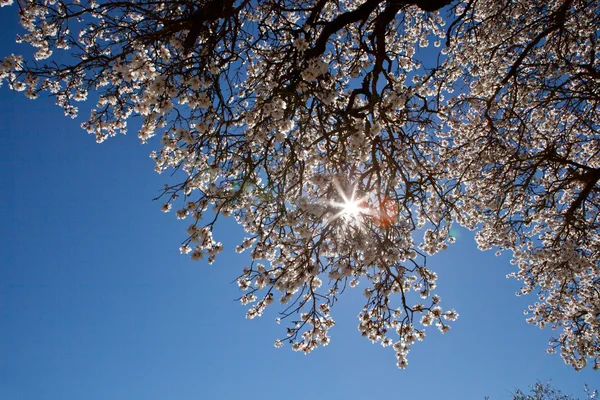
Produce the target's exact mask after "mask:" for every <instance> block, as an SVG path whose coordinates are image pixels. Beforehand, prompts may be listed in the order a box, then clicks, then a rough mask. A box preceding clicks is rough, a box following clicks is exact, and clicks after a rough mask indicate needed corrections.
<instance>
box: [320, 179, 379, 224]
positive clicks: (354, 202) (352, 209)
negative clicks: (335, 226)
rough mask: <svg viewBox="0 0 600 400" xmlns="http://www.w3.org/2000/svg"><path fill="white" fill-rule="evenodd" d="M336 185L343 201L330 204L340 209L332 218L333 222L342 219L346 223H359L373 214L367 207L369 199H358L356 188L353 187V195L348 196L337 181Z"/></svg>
mask: <svg viewBox="0 0 600 400" xmlns="http://www.w3.org/2000/svg"><path fill="white" fill-rule="evenodd" d="M334 185H335V188H336V190H337V192H338V194H339V195H340V197H341V198H342V201H341V202H336V201H332V202H330V204H331V205H332V206H334V207H336V208H339V212H338V213H337V214H335V215H334V216H333V217H332V219H331V220H332V221H334V220H336V219H338V218H341V219H342V220H343V221H344V222H346V223H352V222H357V221H359V219H360V217H361V216H362V215H367V214H370V213H371V211H370V209H369V207H367V198H366V197H360V198H357V197H356V187H354V186H353V187H352V190H351V194H350V196H348V195H347V194H346V192H345V191H344V189H343V188H342V187H341V186H340V184H339V183H338V182H337V181H336V182H334Z"/></svg>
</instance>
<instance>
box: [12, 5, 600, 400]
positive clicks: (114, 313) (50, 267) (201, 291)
mask: <svg viewBox="0 0 600 400" xmlns="http://www.w3.org/2000/svg"><path fill="white" fill-rule="evenodd" d="M0 20H1V21H2V23H3V29H2V30H1V31H0V57H1V56H5V55H7V54H9V53H11V52H14V51H15V48H16V47H15V46H14V45H13V44H12V41H13V39H14V34H15V33H16V32H17V27H16V8H15V7H9V8H3V9H1V10H0ZM0 121H2V122H1V123H0V138H1V139H2V145H1V146H0V168H1V171H2V173H1V174H0V187H1V188H2V191H1V193H2V195H1V196H0V233H1V236H0V237H1V239H0V399H7V400H8V399H10V400H23V399H26V400H30V399H31V400H34V399H35V400H40V399H43V400H46V399H48V400H54V399H61V400H70V399H87V400H95V399H98V400H100V399H102V400H105V399H111V400H120V399H123V400H125V399H127V400H131V399H134V400H137V399H143V400H146V399H148V400H151V399H178V400H188V399H190V400H191V399H202V398H212V399H236V398H241V397H244V398H248V399H259V398H260V399H276V398H277V399H278V398H281V397H285V398H287V399H288V400H293V399H304V398H307V397H312V396H318V397H319V398H326V397H329V398H333V399H337V398H340V399H341V398H348V399H355V398H356V399H359V398H360V399H366V398H389V399H393V398H400V397H401V398H421V399H440V398H457V399H483V397H484V396H490V398H491V399H507V398H509V394H510V392H511V391H513V390H514V389H515V388H525V387H526V386H527V385H529V384H533V383H535V381H536V380H542V381H545V380H548V379H552V380H553V382H554V384H555V386H556V387H559V388H561V389H563V390H564V391H565V392H570V393H574V394H577V395H580V394H582V388H583V385H584V383H585V382H587V383H589V384H591V385H592V386H594V383H595V382H597V380H598V373H596V372H594V371H592V370H591V369H588V370H585V371H583V372H579V373H576V372H574V371H573V370H572V369H571V368H570V367H568V366H566V365H564V364H563V363H562V360H561V359H560V357H559V356H557V355H554V356H549V355H547V354H545V347H546V341H547V338H548V337H549V335H550V332H549V331H541V330H539V329H537V328H535V327H533V326H529V325H528V324H526V323H525V317H524V316H523V314H522V311H523V309H524V308H525V307H526V305H527V304H529V303H528V302H529V301H534V299H533V298H517V297H515V296H514V293H515V291H516V290H517V288H518V283H517V282H515V281H512V280H507V279H505V278H504V277H505V275H506V274H507V273H509V272H511V271H512V269H511V268H512V267H511V265H510V264H509V262H508V261H509V258H508V257H504V256H503V257H495V256H494V254H493V253H492V252H488V253H482V252H480V251H478V250H477V249H476V246H475V243H474V241H473V239H472V235H471V233H469V232H467V231H464V230H461V231H459V234H458V235H459V240H458V242H457V243H456V244H455V245H453V246H451V247H450V249H448V250H447V251H445V252H443V253H441V254H439V255H437V256H435V257H431V258H430V259H429V260H428V263H429V265H430V266H431V267H432V269H433V270H435V271H436V272H438V274H439V277H440V278H439V281H438V285H439V291H438V293H439V294H440V295H441V297H442V305H445V306H447V307H453V308H456V310H457V311H458V312H459V313H460V318H459V319H458V321H456V322H455V323H454V324H453V326H452V330H451V331H450V332H449V333H448V334H446V335H442V334H440V333H439V332H437V331H435V330H431V331H430V332H429V335H428V337H427V339H426V340H425V342H422V343H419V344H417V345H415V346H414V348H413V350H412V351H411V353H410V355H409V367H408V369H406V370H404V371H401V370H398V369H397V368H396V366H395V358H394V354H393V351H392V350H391V349H389V348H387V349H384V348H381V347H380V346H378V345H372V344H371V343H370V342H369V341H367V340H365V339H363V338H361V337H360V334H359V333H358V331H357V329H356V325H357V319H356V315H357V314H358V312H359V311H360V309H361V307H362V301H363V298H362V295H361V292H362V289H361V287H360V286H359V288H358V289H357V290H353V291H352V290H350V291H348V292H347V293H345V294H344V295H343V296H342V301H341V302H340V303H339V304H338V305H336V307H335V308H334V310H333V316H334V318H336V321H337V324H336V326H335V327H334V328H333V329H332V331H331V334H332V342H331V344H330V345H329V346H327V347H325V348H321V349H318V350H317V351H315V352H313V353H312V354H310V355H308V356H304V355H302V354H298V353H294V352H292V351H291V349H290V348H289V347H284V348H283V349H275V348H274V347H273V341H274V340H275V339H277V338H279V337H281V336H283V333H284V331H283V326H278V325H276V324H275V322H274V318H275V317H276V315H275V312H274V311H275V310H271V312H269V313H267V314H266V315H265V316H263V317H262V318H260V319H255V320H246V319H245V318H244V315H245V308H244V307H242V306H241V305H239V303H237V302H236V301H234V300H235V299H236V298H237V297H238V296H239V294H240V293H239V292H238V290H237V285H236V284H235V283H232V281H233V280H234V279H235V278H236V277H237V276H238V274H239V273H240V271H241V269H242V267H243V266H244V263H245V262H246V261H247V259H246V256H245V255H238V254H236V253H235V252H234V251H233V248H234V246H235V244H236V243H237V240H238V239H239V238H240V237H241V236H242V232H241V230H240V229H239V228H238V227H237V226H235V224H234V223H233V221H224V222H223V223H221V225H219V226H218V229H217V231H216V233H215V236H216V238H217V239H218V240H221V241H223V242H224V244H225V246H226V250H225V251H224V252H223V253H222V254H221V256H220V257H219V258H218V259H217V262H216V263H215V264H214V265H212V266H209V265H207V264H206V263H205V262H200V263H194V262H192V261H191V260H190V259H189V258H188V257H187V256H182V255H180V254H179V251H178V247H179V244H180V242H181V241H182V240H183V239H184V238H185V227H186V223H185V222H181V221H177V220H176V219H175V217H174V215H171V214H163V213H161V212H160V211H159V208H160V203H158V202H153V201H152V199H153V198H154V197H155V196H156V195H157V194H158V193H159V189H160V188H161V187H162V185H163V184H164V183H166V182H167V181H168V176H166V175H165V176H160V175H157V174H156V173H154V172H153V162H152V160H150V159H149V158H148V154H149V152H150V151H151V150H152V149H153V147H152V146H153V145H152V144H149V145H145V146H141V145H140V144H139V140H138V139H137V138H136V137H135V135H134V134H133V132H132V133H131V134H130V135H129V136H120V137H117V138H113V139H111V140H108V141H107V142H105V143H103V144H101V145H98V144H96V143H95V141H94V138H93V137H92V136H89V135H87V134H86V133H85V132H84V131H82V130H81V129H79V124H80V122H81V119H78V120H74V121H73V120H71V119H68V118H65V117H64V116H62V111H61V110H60V109H58V108H57V107H56V106H54V105H53V104H52V101H50V100H48V99H45V98H41V99H39V100H36V101H31V100H27V99H25V98H24V96H23V95H22V94H19V93H13V92H10V91H9V90H8V88H6V87H2V88H0ZM598 386H600V385H596V387H598Z"/></svg>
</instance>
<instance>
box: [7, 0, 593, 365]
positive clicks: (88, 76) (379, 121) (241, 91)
mask: <svg viewBox="0 0 600 400" xmlns="http://www.w3.org/2000/svg"><path fill="white" fill-rule="evenodd" d="M12 3H13V0H0V5H3V6H4V5H9V4H12ZM17 6H18V8H19V15H20V20H21V25H22V26H23V28H24V29H25V31H26V32H25V33H24V34H22V35H21V36H18V38H17V41H18V42H26V43H29V44H30V45H32V46H33V47H34V48H35V54H34V55H33V57H32V59H25V58H23V57H21V56H18V55H9V56H7V57H6V58H4V60H3V61H2V64H1V66H0V83H5V84H6V85H8V86H9V87H10V88H12V89H14V90H17V91H23V92H24V93H25V95H26V96H28V97H30V98H36V97H37V96H38V95H39V94H40V92H43V91H46V92H48V93H49V94H50V95H52V96H54V98H55V99H56V103H57V104H58V105H59V106H61V107H62V108H64V111H65V114H66V115H69V116H71V117H75V116H76V115H77V112H78V107H77V104H78V102H81V101H84V100H86V99H87V97H88V95H90V96H91V97H93V98H94V102H96V105H95V107H94V108H93V110H92V111H91V115H90V117H89V119H88V120H87V121H86V122H84V123H83V124H82V127H83V128H84V129H85V130H87V131H88V132H89V133H91V134H94V135H95V137H96V139H97V141H98V142H102V141H104V140H105V139H107V138H108V137H110V136H114V135H116V134H118V133H125V132H126V131H127V128H128V125H127V122H128V120H129V119H130V118H132V117H136V116H138V117H141V123H140V127H139V129H138V137H139V138H140V139H141V141H142V142H143V143H145V142H146V141H148V140H149V139H150V138H151V137H153V136H159V137H160V139H157V142H156V143H158V140H160V148H158V149H157V150H156V151H153V152H152V153H151V157H152V158H153V159H154V161H155V162H156V167H155V169H156V171H157V172H159V173H160V172H163V171H166V170H169V169H171V170H176V171H179V173H177V174H175V175H174V177H175V178H176V177H181V179H180V180H179V181H177V182H170V183H169V184H167V185H166V186H165V189H164V192H163V194H162V196H161V198H162V199H164V205H163V206H162V209H163V211H165V212H167V211H170V210H173V211H174V212H175V214H176V216H177V218H179V219H188V220H190V221H191V222H190V225H189V228H188V230H187V235H188V237H187V239H186V240H185V241H184V242H183V243H182V245H181V252H182V253H185V254H189V255H190V256H191V257H192V258H193V259H194V260H199V259H202V258H203V257H206V258H207V259H208V262H209V263H212V262H213V261H214V259H215V257H216V256H217V254H218V253H219V252H220V251H221V250H222V245H221V244H220V243H219V242H217V241H216V240H215V239H214V238H213V235H212V230H213V227H214V226H215V223H216V222H217V220H218V219H219V218H220V217H221V216H232V217H233V218H235V219H236V221H237V222H238V223H239V224H240V225H241V226H242V227H243V228H244V229H245V231H246V232H247V237H246V238H244V240H243V241H242V242H241V243H240V244H239V246H238V247H237V251H239V252H243V251H249V252H250V253H251V256H252V262H251V264H250V265H248V266H246V267H245V268H244V269H243V272H242V274H241V275H240V277H239V278H238V280H237V282H238V284H239V286H240V289H242V290H243V291H245V293H244V294H243V296H242V297H241V299H240V300H241V302H242V304H245V305H247V306H248V312H247V317H248V318H254V317H257V316H260V315H262V314H263V312H264V311H265V309H266V308H267V307H268V306H269V305H271V304H272V303H274V302H276V301H278V302H280V303H281V304H283V306H282V309H281V315H280V318H278V321H279V320H281V321H283V322H287V323H288V328H287V333H286V334H285V335H283V336H284V337H283V338H282V339H281V340H278V341H276V343H275V345H276V346H277V347H279V346H282V345H284V343H290V344H291V346H292V348H293V349H294V350H298V351H302V352H305V353H308V352H310V351H311V350H313V349H315V348H316V347H318V346H319V345H326V344H327V343H329V340H330V339H329V335H328V330H329V328H331V327H332V326H333V325H334V320H333V319H332V317H331V314H330V313H331V308H332V306H333V305H334V304H335V303H336V301H337V300H338V297H339V295H340V293H341V292H343V291H344V290H345V289H346V288H347V287H348V286H349V287H355V286H357V285H358V283H359V281H362V285H363V287H364V289H363V291H364V295H365V297H366V303H365V306H364V308H363V309H362V311H361V312H360V314H359V325H358V328H359V331H360V332H361V334H362V335H363V336H366V337H367V338H368V339H370V340H371V341H373V342H379V343H381V344H382V345H383V346H391V347H392V348H393V349H394V351H395V354H396V357H397V362H398V366H399V367H400V368H404V367H406V365H407V354H408V352H409V350H410V348H411V346H412V345H413V343H415V342H416V341H419V340H423V339H424V338H425V335H426V332H427V331H428V327H430V326H436V327H437V328H438V329H439V330H440V331H441V332H446V331H448V330H449V329H450V325H449V323H450V322H451V321H454V320H455V319H456V318H457V317H458V314H457V312H456V311H454V310H452V309H445V310H444V309H442V308H441V304H440V298H439V297H438V296H437V295H436V294H435V293H434V291H435V288H436V277H437V275H436V273H435V272H434V271H432V270H431V269H429V268H428V266H427V264H426V256H429V255H433V254H435V253H437V252H439V251H440V250H442V249H444V248H446V247H447V246H448V245H449V244H450V243H452V242H453V240H454V239H453V237H452V235H451V234H450V228H451V227H452V224H455V223H457V224H460V225H462V226H465V227H467V228H469V229H473V230H477V241H478V244H479V247H480V248H481V249H490V248H495V249H497V251H503V250H510V251H512V254H513V262H514V264H515V265H516V266H517V267H518V268H517V269H516V271H515V272H514V274H512V275H513V276H514V277H516V278H517V279H519V280H521V281H522V283H523V286H522V289H521V292H522V293H523V294H526V293H530V292H536V293H537V295H538V298H537V302H536V303H535V304H533V305H532V306H530V310H529V314H530V317H529V319H528V321H529V322H531V323H533V324H535V325H539V326H541V327H544V326H546V325H550V326H551V327H552V328H555V329H560V333H559V335H558V337H555V338H553V339H552V340H551V342H550V346H549V352H554V351H555V350H559V351H560V353H561V354H562V357H563V358H564V360H565V362H567V363H569V364H571V365H572V366H573V367H574V368H576V369H581V368H583V367H584V366H585V365H586V363H587V362H589V361H592V362H593V364H594V366H595V367H599V366H600V270H599V267H600V266H599V263H598V260H599V259H600V221H599V219H598V218H599V217H598V214H599V207H600V184H599V180H600V154H599V152H600V133H599V129H600V125H599V123H600V115H599V112H600V110H599V102H600V56H599V55H598V54H599V53H600V48H599V46H598V40H600V38H599V27H600V4H598V2H596V1H593V0H548V1H542V0H463V1H461V0H430V1H427V0H413V1H410V0H407V1H402V0H338V1H333V0H256V1H249V0H200V1H189V0H168V1H152V0H134V1H127V2H122V1H117V0H106V1H93V0H92V1H88V0H73V1H61V0H18V1H17ZM92 93H93V95H92ZM175 178H174V179H175Z"/></svg>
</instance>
